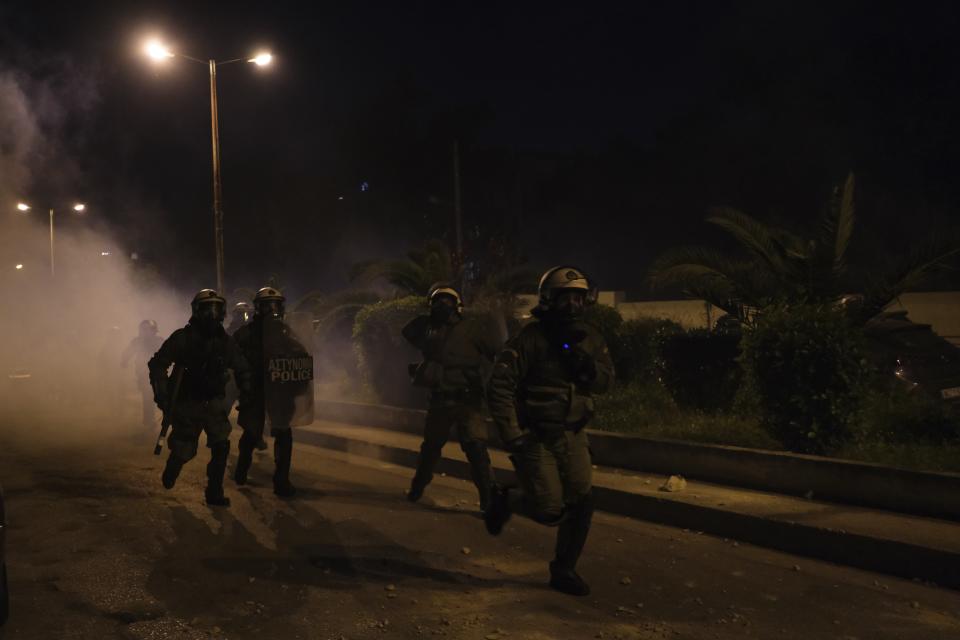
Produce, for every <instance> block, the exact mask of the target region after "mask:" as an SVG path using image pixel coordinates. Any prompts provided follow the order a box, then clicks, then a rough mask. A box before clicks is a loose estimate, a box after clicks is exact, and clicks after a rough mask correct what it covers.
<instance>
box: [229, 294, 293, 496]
mask: <svg viewBox="0 0 960 640" xmlns="http://www.w3.org/2000/svg"><path fill="white" fill-rule="evenodd" d="M283 305H284V297H283V294H281V293H280V291H278V290H277V289H274V288H272V287H264V288H262V289H260V291H258V292H257V295H256V297H255V298H254V309H255V313H254V315H253V320H251V321H250V322H249V323H248V324H245V325H243V326H241V327H240V328H239V329H237V332H236V333H235V334H234V335H233V337H234V340H235V341H236V343H237V345H238V346H239V347H240V350H241V352H242V353H243V355H244V358H245V359H246V361H247V362H248V363H249V364H250V369H251V374H252V375H251V380H252V383H251V393H250V399H249V401H248V402H247V403H245V404H244V405H243V406H242V407H240V409H239V415H238V416H237V424H239V425H240V427H241V428H242V429H243V435H242V436H241V437H240V443H239V445H238V450H239V452H238V454H237V467H236V469H235V473H234V480H235V481H236V482H237V484H241V485H242V484H245V483H246V482H247V474H248V473H249V471H250V466H251V465H252V463H253V450H254V449H255V448H258V444H259V443H260V442H262V441H263V432H264V426H265V424H266V421H267V397H266V375H265V370H264V369H265V362H266V358H265V357H264V345H265V336H264V328H265V327H264V324H265V323H267V322H269V323H273V325H272V326H271V329H275V332H274V334H273V335H272V341H273V343H274V344H273V346H274V348H277V349H278V350H279V351H281V352H285V353H306V352H307V350H306V349H305V348H304V347H303V345H301V344H300V343H299V341H298V340H297V339H296V338H295V337H294V335H293V332H292V331H291V330H290V328H289V327H287V326H286V325H285V324H283V314H284V306H283ZM303 384H304V385H310V384H312V381H308V382H304V383H303ZM284 404H286V406H284V407H279V408H278V407H273V406H272V405H271V412H270V435H271V436H273V438H274V442H273V454H274V463H275V470H274V473H273V492H274V493H275V494H277V495H278V496H281V497H291V496H293V495H294V494H295V493H296V488H295V487H294V486H293V484H292V483H291V482H290V464H291V458H292V456H293V431H292V429H291V425H290V419H291V418H292V417H293V404H292V402H291V403H289V404H287V403H284Z"/></svg>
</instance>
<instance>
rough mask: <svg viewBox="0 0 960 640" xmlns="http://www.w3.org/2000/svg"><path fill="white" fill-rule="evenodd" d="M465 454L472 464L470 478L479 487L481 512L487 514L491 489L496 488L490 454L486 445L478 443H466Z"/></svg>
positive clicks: (464, 445) (464, 446)
mask: <svg viewBox="0 0 960 640" xmlns="http://www.w3.org/2000/svg"><path fill="white" fill-rule="evenodd" d="M463 452H464V453H465V454H466V455H467V461H468V462H469V463H470V476H471V477H472V478H473V484H474V485H476V487H477V494H478V495H479V497H480V511H481V512H483V513H486V512H487V509H489V508H490V499H491V495H492V492H491V489H492V487H493V486H494V480H493V466H492V465H491V464H490V454H489V453H488V452H487V447H486V445H485V444H484V443H482V442H478V441H470V442H465V443H464V444H463Z"/></svg>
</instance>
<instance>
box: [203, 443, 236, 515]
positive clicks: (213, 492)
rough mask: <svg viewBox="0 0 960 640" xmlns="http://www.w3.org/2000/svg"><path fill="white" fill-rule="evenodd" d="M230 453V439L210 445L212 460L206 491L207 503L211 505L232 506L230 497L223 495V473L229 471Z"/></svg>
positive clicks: (208, 465) (208, 468) (208, 471)
mask: <svg viewBox="0 0 960 640" xmlns="http://www.w3.org/2000/svg"><path fill="white" fill-rule="evenodd" d="M229 454H230V441H229V440H227V441H225V442H218V443H217V444H215V445H213V446H212V447H210V462H209V463H207V490H206V491H205V492H204V495H205V497H206V499H207V504H208V505H210V506H215V507H229V506H230V498H228V497H226V496H225V495H223V474H224V473H226V471H227V456H228V455H229Z"/></svg>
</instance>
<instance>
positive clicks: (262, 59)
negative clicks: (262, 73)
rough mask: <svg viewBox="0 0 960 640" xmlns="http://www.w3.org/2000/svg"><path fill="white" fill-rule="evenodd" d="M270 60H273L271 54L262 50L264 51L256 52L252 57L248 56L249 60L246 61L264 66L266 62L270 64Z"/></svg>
mask: <svg viewBox="0 0 960 640" xmlns="http://www.w3.org/2000/svg"><path fill="white" fill-rule="evenodd" d="M272 60H273V56H272V55H270V54H269V53H266V52H264V53H258V54H257V55H256V56H254V57H253V58H250V59H249V60H247V62H252V63H253V64H255V65H257V66H258V67H265V66H267V65H268V64H270V62H271V61H272Z"/></svg>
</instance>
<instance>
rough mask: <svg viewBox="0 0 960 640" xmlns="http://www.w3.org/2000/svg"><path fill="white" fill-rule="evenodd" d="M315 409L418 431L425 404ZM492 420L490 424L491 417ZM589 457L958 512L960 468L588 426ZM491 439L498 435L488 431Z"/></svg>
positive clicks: (847, 499) (886, 505)
mask: <svg viewBox="0 0 960 640" xmlns="http://www.w3.org/2000/svg"><path fill="white" fill-rule="evenodd" d="M315 410H316V414H317V416H318V417H320V418H322V419H326V420H332V421H336V422H346V423H351V424H362V425H367V426H373V427H380V428H384V429H391V430H395V431H403V432H406V433H413V434H417V435H419V434H421V433H422V432H423V420H424V413H425V412H424V411H420V410H415V409H404V408H401V407H390V406H385V405H373V404H362V403H354V402H338V401H331V400H320V401H317V403H316V407H315ZM491 427H492V425H491ZM587 431H588V433H589V434H590V445H591V449H592V450H593V456H594V461H595V462H596V463H597V464H599V465H602V466H606V467H615V468H619V469H630V470H633V471H642V472H649V473H660V474H664V475H671V474H680V475H683V476H685V477H688V478H695V479H698V480H703V481H706V482H714V483H717V484H722V485H727V486H736V487H744V488H749V489H757V490H760V491H769V492H774V493H781V494H784V495H792V496H808V495H811V494H812V495H814V496H816V498H817V499H818V500H827V501H831V502H839V503H843V504H851V505H858V506H864V507H873V508H878V509H886V510H888V511H895V512H898V513H910V514H915V515H923V516H932V517H935V518H944V519H948V520H960V474H956V473H932V472H923V471H911V470H907V469H897V468H893V467H885V466H882V465H877V464H870V463H865V462H853V461H849V460H837V459H833V458H823V457H819V456H806V455H798V454H792V453H785V452H780V451H764V450H760V449H747V448H743V447H729V446H720V445H708V444H696V443H691V442H681V441H676V440H658V439H653V438H644V437H641V436H634V435H629V434H622V433H611V432H607V431H596V430H593V429H588V430H587ZM489 440H490V442H491V444H493V445H496V444H498V443H499V438H498V437H497V434H495V433H492V432H491V433H490V437H489Z"/></svg>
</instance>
